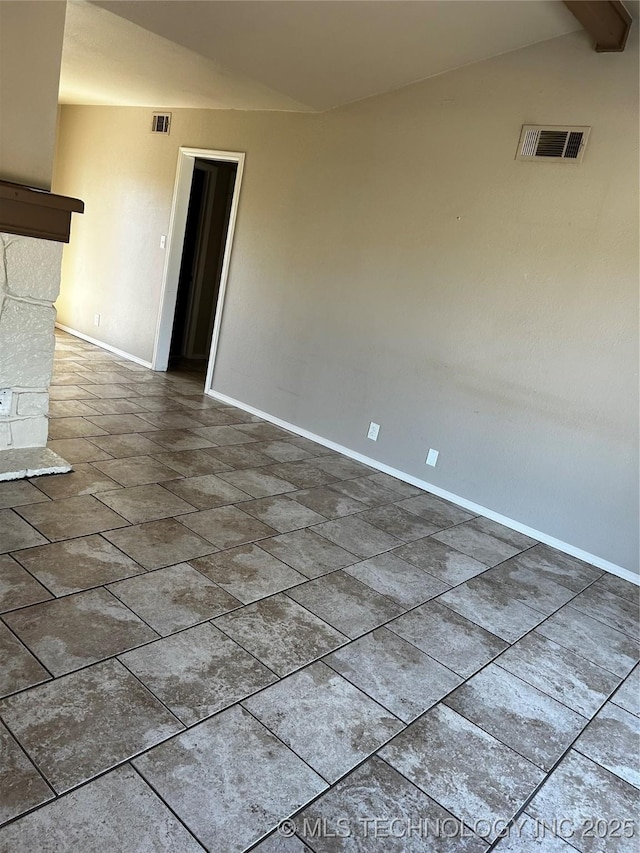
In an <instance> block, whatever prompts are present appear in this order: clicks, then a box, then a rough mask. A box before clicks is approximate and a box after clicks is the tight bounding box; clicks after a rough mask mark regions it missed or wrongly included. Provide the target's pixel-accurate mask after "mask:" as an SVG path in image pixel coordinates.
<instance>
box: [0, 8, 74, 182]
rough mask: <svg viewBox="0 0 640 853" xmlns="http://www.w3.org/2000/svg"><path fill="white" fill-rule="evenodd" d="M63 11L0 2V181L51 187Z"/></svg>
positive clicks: (61, 9)
mask: <svg viewBox="0 0 640 853" xmlns="http://www.w3.org/2000/svg"><path fill="white" fill-rule="evenodd" d="M65 9H66V3H65V2H61V0H29V2H25V0H0V180H3V181H15V182H17V183H21V184H27V185H28V186H34V187H38V188H40V189H46V190H48V189H50V188H51V173H52V171H53V156H54V148H55V137H56V117H57V103H58V81H59V79H60V61H61V57H62V37H63V33H64V18H65Z"/></svg>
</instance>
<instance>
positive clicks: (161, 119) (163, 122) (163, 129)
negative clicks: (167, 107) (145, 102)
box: [151, 113, 171, 133]
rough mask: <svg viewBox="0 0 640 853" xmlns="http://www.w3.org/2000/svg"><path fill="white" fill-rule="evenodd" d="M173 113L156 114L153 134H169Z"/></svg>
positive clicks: (152, 122) (153, 122) (153, 120)
mask: <svg viewBox="0 0 640 853" xmlns="http://www.w3.org/2000/svg"><path fill="white" fill-rule="evenodd" d="M170 127H171V113H154V114H153V119H152V121H151V133H169V128H170Z"/></svg>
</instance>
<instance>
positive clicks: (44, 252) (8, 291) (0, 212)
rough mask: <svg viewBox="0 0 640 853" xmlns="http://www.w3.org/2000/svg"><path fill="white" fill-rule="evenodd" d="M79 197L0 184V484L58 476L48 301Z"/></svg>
mask: <svg viewBox="0 0 640 853" xmlns="http://www.w3.org/2000/svg"><path fill="white" fill-rule="evenodd" d="M83 210H84V204H83V203H82V202H81V201H79V200H78V199H72V198H67V197H66V196H58V195H54V194H53V193H48V192H44V191H41V190H35V189H32V188H30V187H25V186H22V185H19V184H12V183H8V182H5V181H0V480H7V479H17V478H19V477H27V476H34V475H36V474H45V473H46V474H50V473H61V472H63V471H69V470H70V469H71V466H70V465H69V464H68V463H67V462H65V461H64V460H63V459H61V457H59V456H57V454H55V453H53V452H52V451H50V450H47V449H46V444H47V432H48V420H47V412H48V408H49V385H50V384H51V372H52V368H53V351H54V325H55V317H56V312H55V308H54V307H53V303H54V302H55V300H56V299H57V297H58V293H59V291H60V268H61V263H62V243H66V242H68V241H69V231H70V226H71V214H72V213H73V212H77V213H82V212H83Z"/></svg>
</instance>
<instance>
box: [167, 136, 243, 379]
mask: <svg viewBox="0 0 640 853" xmlns="http://www.w3.org/2000/svg"><path fill="white" fill-rule="evenodd" d="M196 157H197V158H198V159H202V160H219V161H222V162H225V163H237V166H238V168H237V171H236V180H235V185H234V188H233V199H232V202H231V213H230V215H229V226H228V228H227V239H226V243H225V247H224V257H223V260H222V272H221V275H220V288H219V290H218V300H217V303H216V309H215V312H216V313H215V321H214V324H213V337H212V339H211V350H210V353H209V364H208V367H207V378H206V380H205V384H204V389H205V393H206V392H207V391H210V390H211V383H212V380H213V368H214V365H215V359H216V352H217V349H218V341H219V339H220V324H221V322H222V309H223V306H224V296H225V292H226V289H227V277H228V275H229V263H230V261H231V249H232V245H233V234H234V231H235V227H236V217H237V215H238V202H239V199H240V185H241V184H242V172H243V169H244V157H245V155H244V153H242V152H238V151H215V150H213V149H209V148H182V147H181V148H180V150H179V152H178V168H177V171H176V182H175V185H174V190H173V203H172V205H171V217H170V219H169V233H168V234H167V254H166V258H165V264H164V272H163V275H162V291H161V293H160V308H159V311H158V324H157V327H156V339H155V344H154V347H153V360H152V366H153V369H154V370H166V369H167V367H168V365H169V349H170V347H171V334H172V332H173V319H174V316H175V313H176V300H177V297H178V280H179V278H180V266H181V264H182V250H183V246H184V237H185V231H186V226H187V213H188V210H189V197H190V195H191V182H192V180H193V170H194V168H195V163H196Z"/></svg>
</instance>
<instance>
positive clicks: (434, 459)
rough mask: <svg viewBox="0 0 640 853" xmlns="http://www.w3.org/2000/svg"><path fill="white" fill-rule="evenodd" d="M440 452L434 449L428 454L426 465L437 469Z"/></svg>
mask: <svg viewBox="0 0 640 853" xmlns="http://www.w3.org/2000/svg"><path fill="white" fill-rule="evenodd" d="M439 455H440V454H439V452H438V451H437V450H434V449H433V447H432V448H431V449H430V450H429V452H428V453H427V458H426V459H425V464H426V465H431V467H432V468H435V467H436V465H437V463H438V456H439Z"/></svg>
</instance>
